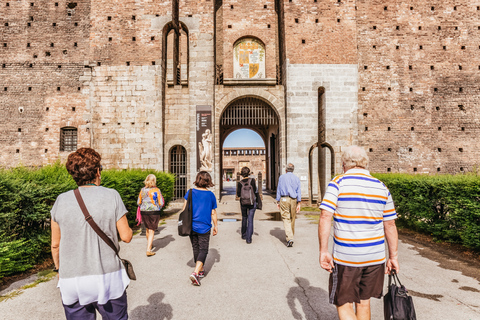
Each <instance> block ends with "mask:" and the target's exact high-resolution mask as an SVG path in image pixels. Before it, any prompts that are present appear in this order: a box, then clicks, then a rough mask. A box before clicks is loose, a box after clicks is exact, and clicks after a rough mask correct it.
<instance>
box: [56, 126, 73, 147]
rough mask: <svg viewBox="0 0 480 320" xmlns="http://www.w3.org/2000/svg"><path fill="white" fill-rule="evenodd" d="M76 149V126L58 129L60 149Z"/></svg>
mask: <svg viewBox="0 0 480 320" xmlns="http://www.w3.org/2000/svg"><path fill="white" fill-rule="evenodd" d="M75 150H77V128H74V127H64V128H61V129H60V151H75Z"/></svg>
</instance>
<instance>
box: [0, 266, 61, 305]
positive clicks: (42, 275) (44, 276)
mask: <svg viewBox="0 0 480 320" xmlns="http://www.w3.org/2000/svg"><path fill="white" fill-rule="evenodd" d="M56 275H57V273H56V272H54V271H52V270H43V271H40V272H39V273H38V274H37V276H38V279H37V280H35V281H34V282H33V283H29V284H26V285H24V286H23V287H21V288H20V289H18V290H14V291H12V292H10V293H8V294H6V295H4V296H0V302H3V301H6V300H9V299H13V298H15V297H18V296H19V295H21V294H22V293H23V291H24V290H27V289H30V288H34V287H36V286H37V285H39V284H40V283H42V282H47V281H50V280H52V279H53V278H55V276H56Z"/></svg>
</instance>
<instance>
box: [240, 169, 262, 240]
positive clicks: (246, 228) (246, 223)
mask: <svg viewBox="0 0 480 320" xmlns="http://www.w3.org/2000/svg"><path fill="white" fill-rule="evenodd" d="M240 175H241V176H242V177H243V179H242V180H240V181H239V182H237V197H238V198H240V210H241V211H242V239H244V240H245V241H247V243H248V244H250V243H252V235H253V217H254V216H255V210H256V209H257V205H258V201H257V198H258V193H257V186H256V183H255V178H249V177H248V176H249V175H250V169H249V168H248V167H243V168H242V170H240Z"/></svg>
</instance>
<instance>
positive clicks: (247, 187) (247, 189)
mask: <svg viewBox="0 0 480 320" xmlns="http://www.w3.org/2000/svg"><path fill="white" fill-rule="evenodd" d="M250 181H252V179H251V178H249V179H248V180H247V181H245V182H244V181H240V183H241V184H242V189H241V190H240V204H241V205H242V206H253V204H254V203H255V193H254V192H253V188H252V185H251V183H250Z"/></svg>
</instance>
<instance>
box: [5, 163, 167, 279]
mask: <svg viewBox="0 0 480 320" xmlns="http://www.w3.org/2000/svg"><path fill="white" fill-rule="evenodd" d="M150 173H153V174H155V175H156V177H157V186H158V187H159V188H160V190H161V191H162V194H163V196H164V198H165V204H168V203H169V202H170V200H171V199H172V198H173V187H174V182H175V177H174V175H172V174H169V173H164V172H159V171H155V170H139V169H130V170H104V171H103V172H102V186H104V187H108V188H113V189H115V190H117V191H118V192H119V193H120V195H121V197H122V199H123V202H124V203H125V206H126V207H127V210H128V214H127V218H128V221H129V223H130V225H134V224H135V217H136V210H137V204H136V202H137V197H138V194H139V192H140V189H141V188H142V187H143V186H144V184H143V181H144V180H145V177H146V176H147V175H148V174H150ZM76 187H77V185H76V183H75V181H73V179H72V177H71V176H70V175H69V174H68V172H67V170H66V169H65V166H64V165H62V164H60V163H56V164H54V165H48V166H45V167H42V168H40V169H31V168H25V167H19V168H14V169H8V170H7V169H0V279H1V278H2V277H4V276H6V275H10V274H14V273H18V272H22V271H25V270H28V269H30V268H32V267H33V266H34V265H35V264H36V263H37V262H39V261H40V260H41V259H43V258H45V257H47V256H48V255H49V254H50V210H51V208H52V205H53V203H54V202H55V199H56V198H57V196H58V195H59V194H61V193H63V192H66V191H69V190H72V189H75V188H76Z"/></svg>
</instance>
